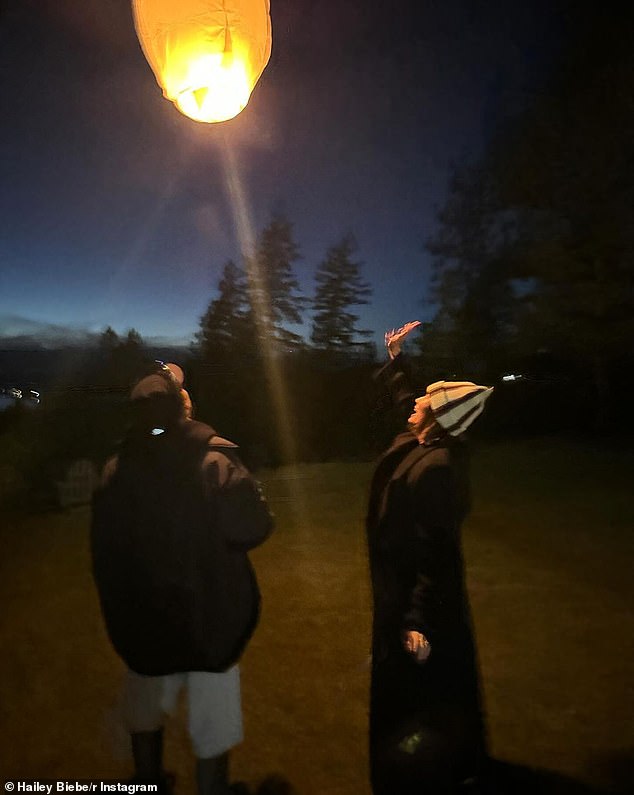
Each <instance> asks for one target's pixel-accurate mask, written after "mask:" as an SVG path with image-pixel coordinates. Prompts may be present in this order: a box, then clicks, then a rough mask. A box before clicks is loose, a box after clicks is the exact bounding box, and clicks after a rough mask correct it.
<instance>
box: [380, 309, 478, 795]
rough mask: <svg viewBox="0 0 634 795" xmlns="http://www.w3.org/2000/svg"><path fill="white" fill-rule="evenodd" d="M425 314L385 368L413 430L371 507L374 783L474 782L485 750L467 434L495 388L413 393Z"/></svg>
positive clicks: (385, 464) (419, 787)
mask: <svg viewBox="0 0 634 795" xmlns="http://www.w3.org/2000/svg"><path fill="white" fill-rule="evenodd" d="M418 325H420V324H419V323H418V322H413V323H408V324H407V325H406V326H403V327H402V328H401V329H398V330H397V331H393V332H388V334H386V343H387V347H388V352H389V354H390V361H389V362H388V364H387V365H386V366H385V367H384V368H382V370H381V371H380V373H379V374H378V377H379V378H380V380H381V381H382V382H383V383H384V384H385V385H386V386H387V388H388V389H389V390H390V392H391V396H392V400H393V403H394V405H395V406H396V407H397V408H399V409H400V410H401V412H402V413H403V415H404V417H408V421H407V422H408V430H406V431H405V432H403V433H401V434H399V435H398V436H397V437H396V438H395V439H394V441H393V442H392V444H391V446H390V447H389V449H388V450H387V451H386V452H385V453H384V454H383V455H382V456H381V457H380V459H379V461H378V464H377V466H376V469H375V472H374V476H373V479H372V483H371V487H370V498H369V506H368V515H367V537H368V553H369V560H370V571H371V578H372V591H373V607H374V612H373V639H372V681H371V695H370V767H371V770H370V773H371V780H372V788H373V792H374V795H409V794H410V793H426V794H427V793H434V795H435V794H436V793H443V795H444V794H445V793H454V792H456V793H457V792H463V791H465V792H466V791H475V790H476V787H477V786H479V784H478V782H479V781H480V780H481V776H482V773H483V769H484V765H485V761H486V736H485V727H484V720H483V712H482V707H481V700H480V688H479V681H478V668H477V660H476V649H475V643H474V637H473V630H472V621H471V615H470V608H469V599H468V595H467V591H466V588H465V578H464V564H463V557H462V546H461V537H460V527H461V524H462V522H463V520H464V518H465V517H466V515H467V513H468V511H469V476H468V453H467V448H466V445H465V443H464V441H463V438H462V434H463V432H464V430H465V429H466V427H468V425H470V424H471V422H472V421H473V420H474V419H475V418H476V417H477V416H478V415H479V414H480V413H481V411H482V409H483V407H484V402H485V400H486V399H487V398H488V397H489V395H490V394H491V392H492V389H490V388H487V387H481V386H477V385H476V384H473V383H471V382H446V381H439V382H436V383H435V384H432V385H430V386H429V387H428V388H427V392H426V394H425V395H424V396H423V397H419V398H417V399H415V398H414V393H413V390H412V388H411V386H410V382H409V375H408V370H407V366H406V362H405V359H404V355H403V354H402V353H401V352H400V345H401V342H402V340H403V339H404V337H405V336H407V334H409V333H410V332H411V331H412V330H413V329H414V328H416V327H417V326H418ZM469 787H471V789H470V790H468V788H469ZM477 791H479V790H477Z"/></svg>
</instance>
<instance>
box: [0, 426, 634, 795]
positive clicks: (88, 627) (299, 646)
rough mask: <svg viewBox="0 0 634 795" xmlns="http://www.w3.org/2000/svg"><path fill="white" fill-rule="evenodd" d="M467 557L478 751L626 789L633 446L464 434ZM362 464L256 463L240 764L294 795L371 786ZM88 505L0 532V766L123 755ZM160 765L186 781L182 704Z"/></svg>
mask: <svg viewBox="0 0 634 795" xmlns="http://www.w3.org/2000/svg"><path fill="white" fill-rule="evenodd" d="M473 465H474V471H473V485H474V508H473V512H472V514H471V516H470V518H469V520H468V522H467V524H466V526H465V529H464V543H465V557H466V561H467V567H468V579H469V586H470V591H471V595H472V605H473V611H474V615H475V622H476V629H477V633H478V639H479V648H480V658H481V666H482V674H483V683H484V690H485V698H486V704H487V709H488V714H489V727H490V735H491V743H492V750H493V753H494V755H495V756H496V757H497V758H500V759H504V760H507V761H512V762H515V763H519V764H523V765H530V766H537V767H542V768H547V769H549V770H552V771H556V772H558V773H561V774H563V775H565V776H569V777H572V778H574V779H576V780H579V781H583V782H586V783H587V784H589V785H593V786H596V787H598V788H602V789H606V790H607V789H609V788H610V787H611V786H614V787H615V788H616V785H617V784H618V785H619V787H620V790H619V791H625V788H624V778H625V776H626V775H627V770H628V763H629V766H630V769H631V764H632V748H633V747H634V729H633V726H632V722H631V717H632V714H634V709H633V707H634V703H633V702H634V699H633V698H632V695H633V689H632V684H631V676H630V674H631V670H632V668H633V667H634V665H633V664H634V650H633V646H632V637H633V635H634V633H633V629H634V627H633V622H632V612H631V601H632V600H631V596H632V590H633V589H632V583H631V580H632V565H631V561H632V528H633V527H634V501H633V500H632V496H631V491H632V488H631V486H632V474H633V472H634V461H633V457H632V455H631V454H629V453H628V452H626V451H620V452H609V451H606V450H594V449H592V448H590V447H589V446H581V445H575V444H572V443H563V442H561V443H555V442H553V441H552V440H550V441H540V440H535V441H531V442H521V443H519V442H517V443H512V444H511V443H507V444H504V445H502V444H500V445H487V446H483V447H482V448H481V449H477V450H475V451H474V457H473ZM371 469H372V467H371V465H370V464H336V463H333V464H323V465H310V466H309V465H306V466H300V467H297V468H295V469H280V470H277V471H274V472H269V473H266V474H265V477H264V481H265V486H266V491H267V494H268V496H269V500H270V503H271V505H272V508H273V510H274V512H275V514H276V516H277V531H276V533H275V535H274V536H273V537H272V538H271V539H270V540H269V541H268V542H267V543H266V544H265V545H264V546H263V547H261V548H260V549H258V550H256V551H255V552H254V553H253V555H252V559H253V561H254V563H255V566H256V569H257V571H258V575H259V579H260V584H261V588H262V593H263V612H262V620H261V623H260V626H259V628H258V630H257V632H256V635H255V637H254V639H253V641H252V643H251V645H250V647H249V649H248V651H247V653H246V655H245V657H244V659H243V662H242V683H243V703H244V713H245V730H246V737H245V741H244V743H243V745H242V746H240V747H239V748H238V749H237V750H236V751H235V753H234V755H233V763H232V766H233V771H234V774H235V776H236V777H238V778H241V779H243V780H246V781H247V782H250V783H252V784H254V783H255V782H257V781H259V780H260V779H262V778H263V777H264V776H265V775H267V774H269V773H271V772H274V771H276V772H279V773H282V774H283V775H284V776H286V777H287V778H288V779H289V780H290V781H291V782H292V783H293V784H294V785H295V786H296V787H297V790H298V792H299V793H300V794H301V795H369V786H368V783H367V772H366V768H367V753H366V735H367V691H368V680H369V666H368V650H369V644H370V638H369V632H370V613H369V597H370V587H369V581H368V574H367V561H366V548H365V538H364V530H363V516H364V511H365V499H366V493H367V485H368V481H369V477H370V474H371ZM87 527H88V511H87V509H84V508H80V509H75V510H72V511H69V512H66V513H54V514H47V515H40V516H30V517H16V518H13V519H10V520H7V521H5V522H4V526H3V528H2V533H1V535H0V544H1V549H0V553H1V558H0V560H1V563H0V566H1V577H0V595H1V598H2V605H3V609H2V613H1V614H0V637H1V639H2V649H3V654H2V657H1V662H0V705H1V706H0V731H1V734H2V742H1V744H0V771H1V772H2V778H5V779H11V778H13V779H18V778H27V777H29V778H38V777H39V778H94V779H98V778H114V777H124V776H126V775H128V774H129V772H130V770H131V762H130V758H129V752H128V749H127V738H126V736H125V734H124V733H122V731H121V729H120V726H119V722H118V712H117V709H118V708H117V695H118V689H119V682H120V678H121V674H122V664H121V663H120V662H119V660H118V658H117V657H116V656H115V655H114V653H113V652H112V650H111V648H110V646H109V643H108V640H107V638H106V636H105V633H104V630H103V628H102V624H101V618H100V615H99V610H98V604H97V599H96V594H95V592H94V588H93V586H92V581H91V578H90V572H89V555H88V543H87V541H88V539H87ZM166 743H167V747H166V756H167V766H168V768H169V769H171V770H174V771H175V772H176V773H177V774H178V781H177V792H186V791H188V790H189V791H190V792H193V791H194V782H193V778H192V764H191V755H190V751H189V746H188V740H187V735H186V730H185V726H184V715H183V714H182V713H180V714H179V716H178V717H177V719H176V720H174V721H172V722H171V723H170V724H169V728H168V732H167V739H166Z"/></svg>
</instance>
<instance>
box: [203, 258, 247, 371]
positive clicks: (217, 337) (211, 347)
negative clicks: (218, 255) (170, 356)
mask: <svg viewBox="0 0 634 795" xmlns="http://www.w3.org/2000/svg"><path fill="white" fill-rule="evenodd" d="M252 329H253V326H252V312H251V307H250V303H249V296H248V291H247V280H246V276H245V274H244V272H243V271H242V270H240V268H238V267H237V265H236V264H235V263H234V262H233V261H232V260H229V261H228V262H227V263H226V264H225V266H224V269H223V271H222V276H221V278H220V281H219V283H218V296H217V297H216V298H214V299H213V300H212V301H211V302H210V304H209V307H208V308H207V311H206V312H205V314H204V315H203V317H202V318H201V319H200V331H199V332H198V333H197V335H196V338H197V341H198V345H199V348H200V354H201V356H202V358H203V359H205V360H208V361H209V360H211V361H213V360H214V359H217V358H218V357H219V356H223V355H225V354H227V353H231V352H232V351H233V352H235V353H237V354H240V355H243V354H244V353H245V352H246V350H247V349H249V348H250V347H251V346H252V344H253V330H252Z"/></svg>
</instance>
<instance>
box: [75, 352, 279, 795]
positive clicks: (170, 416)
mask: <svg viewBox="0 0 634 795" xmlns="http://www.w3.org/2000/svg"><path fill="white" fill-rule="evenodd" d="M131 403H132V411H133V422H132V427H131V429H130V432H129V433H128V435H127V437H126V439H125V440H124V442H123V444H122V445H121V447H120V450H119V452H118V453H117V454H116V455H115V456H114V457H113V458H111V459H110V460H109V461H108V462H107V463H106V466H105V468H104V473H103V478H102V483H101V485H100V487H99V489H98V490H97V492H96V493H95V496H94V499H93V510H92V524H91V549H92V560H93V574H94V579H95V583H96V586H97V590H98V594H99V598H100V603H101V609H102V613H103V617H104V621H105V625H106V629H107V632H108V635H109V637H110V640H111V642H112V644H113V646H114V648H115V651H116V652H117V653H118V654H119V656H120V657H121V658H122V659H123V661H124V662H125V664H126V665H127V667H128V671H127V676H126V682H125V686H124V698H123V703H124V712H125V719H126V722H127V725H128V728H129V731H130V733H131V740H132V752H133V757H134V762H135V779H137V780H144V781H157V782H159V783H161V785H162V786H163V788H166V777H165V774H164V771H163V766H162V731H163V721H164V713H165V712H170V711H171V710H172V709H173V708H174V706H175V701H176V697H177V695H178V692H179V690H180V689H182V688H183V687H185V688H186V690H187V691H188V722H189V732H190V736H191V739H192V744H193V747H194V752H195V754H196V775H197V782H198V790H199V795H228V793H230V792H236V791H239V790H237V789H233V788H231V787H230V786H229V784H228V751H229V750H230V748H232V747H233V746H235V745H236V744H238V743H239V742H240V741H241V740H242V714H241V705H240V681H239V670H238V660H239V658H240V655H241V654H242V652H243V650H244V648H245V647H246V645H247V643H248V641H249V639H250V637H251V635H252V633H253V631H254V629H255V627H256V624H257V622H258V618H259V606H260V594H259V590H258V585H257V581H256V578H255V574H254V571H253V568H252V566H251V563H250V561H249V557H248V550H250V549H252V548H254V547H256V546H258V545H259V544H261V543H262V542H263V541H264V540H265V539H266V538H267V537H268V536H269V534H270V533H271V531H272V528H273V521H272V517H271V514H270V512H269V510H268V507H267V505H266V502H265V500H264V497H263V495H262V492H261V490H260V488H259V486H258V484H257V482H256V481H255V480H254V479H253V477H252V476H251V475H250V473H249V472H248V471H247V469H246V468H245V467H244V465H243V464H242V462H241V461H240V459H239V457H238V455H237V445H236V444H234V443H233V442H231V441H229V440H227V439H224V438H222V437H220V436H218V435H217V434H216V432H215V431H214V429H213V428H211V427H210V426H209V425H206V424H204V423H202V422H197V421H195V420H193V419H191V401H190V400H189V395H188V394H187V392H186V390H184V389H183V372H182V370H181V368H180V367H178V366H177V365H173V364H170V365H163V364H160V367H159V369H158V372H157V373H155V374H153V375H150V376H147V377H145V378H143V379H141V381H139V383H138V384H137V385H136V386H135V387H134V389H133V390H132V393H131ZM167 789H169V787H167Z"/></svg>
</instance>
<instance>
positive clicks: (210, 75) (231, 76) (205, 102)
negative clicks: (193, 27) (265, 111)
mask: <svg viewBox="0 0 634 795" xmlns="http://www.w3.org/2000/svg"><path fill="white" fill-rule="evenodd" d="M188 66H189V69H188V74H187V78H186V80H185V81H184V82H185V83H186V85H188V86H189V87H188V88H185V89H183V90H182V91H180V92H179V94H178V95H177V97H176V99H175V102H176V107H177V108H178V109H179V110H180V112H181V113H184V114H185V116H189V118H190V119H194V120H195V121H204V122H218V121H227V119H232V118H233V117H234V116H237V115H238V113H240V111H241V110H243V108H244V107H245V106H246V104H247V102H248V101H249V96H250V94H251V91H250V89H249V80H248V77H247V73H246V69H245V68H244V64H243V62H242V61H241V60H239V59H238V58H237V57H233V56H226V55H223V54H221V53H213V54H211V55H204V56H202V57H200V58H198V59H197V60H196V61H193V62H192V63H190V64H189V65H188Z"/></svg>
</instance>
